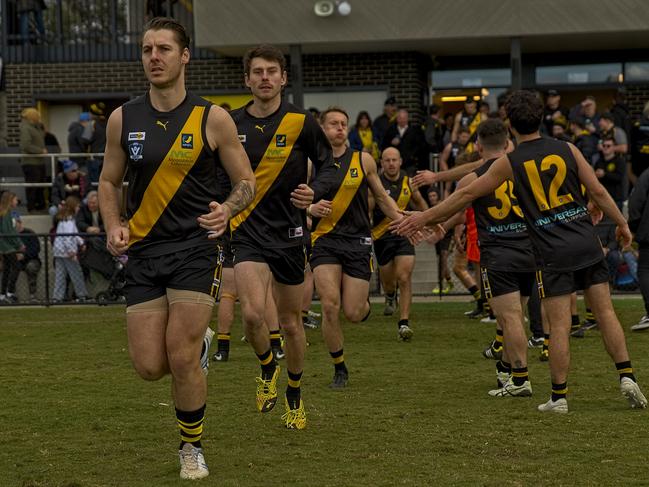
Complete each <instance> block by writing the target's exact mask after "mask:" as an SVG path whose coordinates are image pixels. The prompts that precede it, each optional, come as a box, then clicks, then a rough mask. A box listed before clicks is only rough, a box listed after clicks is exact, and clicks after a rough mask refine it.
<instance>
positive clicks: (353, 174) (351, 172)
mask: <svg viewBox="0 0 649 487" xmlns="http://www.w3.org/2000/svg"><path fill="white" fill-rule="evenodd" d="M349 175H350V176H351V177H352V178H357V177H358V169H356V168H355V167H352V168H351V169H350V170H349Z"/></svg>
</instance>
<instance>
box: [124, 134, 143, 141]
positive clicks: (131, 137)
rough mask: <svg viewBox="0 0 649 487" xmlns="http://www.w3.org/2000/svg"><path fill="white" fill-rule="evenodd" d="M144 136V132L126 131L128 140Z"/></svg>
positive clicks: (139, 138) (141, 138)
mask: <svg viewBox="0 0 649 487" xmlns="http://www.w3.org/2000/svg"><path fill="white" fill-rule="evenodd" d="M145 136H146V132H129V133H128V141H129V142H130V141H132V140H144V137H145Z"/></svg>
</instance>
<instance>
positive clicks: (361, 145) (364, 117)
mask: <svg viewBox="0 0 649 487" xmlns="http://www.w3.org/2000/svg"><path fill="white" fill-rule="evenodd" d="M348 137H349V146H350V147H351V148H352V149H354V150H357V151H363V152H367V153H368V154H371V155H372V157H373V158H374V160H375V161H378V160H379V156H380V154H379V145H378V141H377V140H376V138H375V137H374V132H373V131H372V120H371V119H370V114H369V113H367V112H366V111H362V112H359V113H358V116H357V117H356V125H354V126H353V127H352V129H351V130H350V131H349V136H348Z"/></svg>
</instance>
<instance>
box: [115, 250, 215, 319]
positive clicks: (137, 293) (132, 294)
mask: <svg viewBox="0 0 649 487" xmlns="http://www.w3.org/2000/svg"><path fill="white" fill-rule="evenodd" d="M221 259H222V256H221V247H220V246H219V245H214V246H212V247H205V246H201V247H193V248H190V249H185V250H181V251H179V252H174V253H173V254H166V255H161V256H158V257H129V259H128V262H127V263H126V269H125V276H126V285H125V286H124V294H125V295H126V304H127V306H132V305H134V304H139V303H145V302H147V301H151V300H154V299H157V298H159V297H162V296H165V295H166V294H167V289H177V290H182V291H196V292H199V293H205V294H209V295H210V296H212V297H213V298H216V296H217V295H218V292H219V287H220V285H221V269H222V266H221Z"/></svg>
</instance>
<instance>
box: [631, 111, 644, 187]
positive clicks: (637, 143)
mask: <svg viewBox="0 0 649 487" xmlns="http://www.w3.org/2000/svg"><path fill="white" fill-rule="evenodd" d="M648 167H649V101H648V102H647V103H645V106H644V109H643V110H642V117H641V118H640V120H638V121H637V122H636V123H635V124H633V128H632V129H631V170H630V171H629V180H630V181H631V183H633V184H635V183H636V179H637V178H639V177H640V175H641V174H642V173H643V172H644V171H645V170H646V169H647V168H648Z"/></svg>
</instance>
